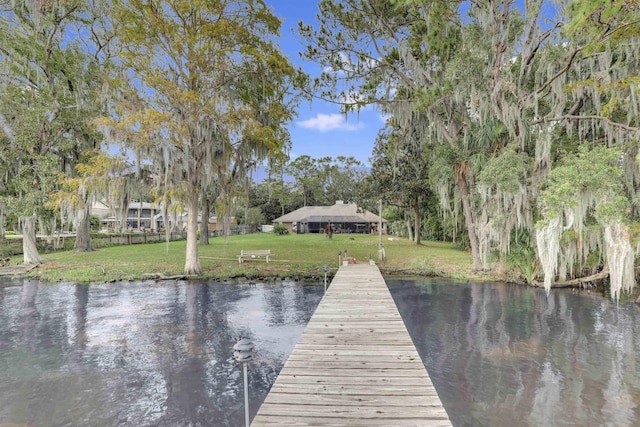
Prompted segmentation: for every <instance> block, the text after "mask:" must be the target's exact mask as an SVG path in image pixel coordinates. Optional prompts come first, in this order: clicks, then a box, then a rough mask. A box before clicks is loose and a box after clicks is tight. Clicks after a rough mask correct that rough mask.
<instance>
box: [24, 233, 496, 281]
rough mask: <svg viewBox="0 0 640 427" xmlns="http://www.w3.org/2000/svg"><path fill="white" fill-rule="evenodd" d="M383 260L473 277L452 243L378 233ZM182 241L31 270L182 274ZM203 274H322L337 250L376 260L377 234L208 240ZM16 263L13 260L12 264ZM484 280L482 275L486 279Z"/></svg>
mask: <svg viewBox="0 0 640 427" xmlns="http://www.w3.org/2000/svg"><path fill="white" fill-rule="evenodd" d="M382 238H383V241H382V244H383V246H384V248H385V251H386V261H383V262H377V264H378V265H379V266H380V269H381V270H382V271H384V272H385V273H399V274H417V275H435V276H446V277H457V278H478V277H477V276H474V275H473V274H472V271H471V257H470V255H469V254H468V253H466V252H464V251H460V250H458V249H456V248H454V247H453V245H452V244H449V243H442V242H425V243H423V244H422V245H419V246H416V245H415V244H413V243H412V242H410V241H409V240H407V239H402V238H397V237H393V238H390V236H382ZM185 244H186V242H185V241H178V242H171V243H169V244H168V245H167V244H165V243H153V244H146V245H131V246H114V247H110V248H104V249H100V250H98V251H95V252H89V253H77V252H75V251H67V252H56V253H51V254H45V255H43V257H44V258H45V260H46V263H45V264H44V265H41V266H40V267H39V268H37V269H34V270H32V272H31V273H30V274H31V275H33V276H37V277H40V278H41V279H42V280H45V281H51V282H57V281H70V282H81V283H87V282H109V281H117V280H137V279H141V278H143V277H145V275H164V276H174V275H181V274H182V271H183V267H184V256H185ZM243 249H244V250H254V249H270V250H271V252H272V253H273V254H274V255H273V257H272V261H271V262H270V263H268V264H267V263H265V262H264V260H255V261H253V260H251V261H247V262H245V263H243V264H242V265H239V264H238V258H237V256H238V255H239V254H240V251H241V250H243ZM198 250H199V255H200V256H201V257H202V258H201V265H202V268H203V270H204V272H203V276H202V277H203V278H213V279H227V278H233V277H250V278H268V277H273V278H287V277H289V278H295V279H300V278H321V277H322V276H323V272H322V266H323V265H324V264H328V265H329V266H330V267H331V268H332V269H333V271H335V269H336V268H337V267H338V251H342V252H343V256H344V253H345V252H346V253H347V255H348V256H349V257H353V258H355V259H356V261H357V262H358V263H361V262H368V260H369V257H371V258H372V259H374V260H377V252H378V236H375V235H361V234H358V235H355V234H334V235H333V239H327V238H326V237H325V236H324V235H322V234H301V235H297V234H289V235H284V236H279V235H275V234H272V233H256V234H246V235H239V236H229V238H228V239H227V241H226V242H225V239H224V238H222V237H216V238H211V239H210V244H209V245H208V246H199V247H198ZM17 262H21V259H20V258H14V259H13V260H12V264H13V263H17ZM485 279H486V277H485Z"/></svg>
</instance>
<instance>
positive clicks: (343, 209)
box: [273, 202, 386, 223]
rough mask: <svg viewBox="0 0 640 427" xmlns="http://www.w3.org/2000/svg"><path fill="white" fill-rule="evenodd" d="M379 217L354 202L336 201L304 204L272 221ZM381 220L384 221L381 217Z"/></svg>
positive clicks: (335, 220) (366, 220) (364, 219)
mask: <svg viewBox="0 0 640 427" xmlns="http://www.w3.org/2000/svg"><path fill="white" fill-rule="evenodd" d="M378 221H380V217H379V216H378V215H376V214H374V213H372V212H369V211H367V210H364V209H359V208H358V206H357V205H356V204H350V203H340V202H338V203H336V204H335V205H332V206H304V207H302V208H300V209H296V210H295V211H293V212H289V213H288V214H286V215H283V216H281V217H279V218H276V219H274V220H273V222H277V223H284V222H378ZM382 221H383V222H386V220H385V219H384V218H382Z"/></svg>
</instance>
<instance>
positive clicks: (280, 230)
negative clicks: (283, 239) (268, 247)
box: [273, 224, 289, 236]
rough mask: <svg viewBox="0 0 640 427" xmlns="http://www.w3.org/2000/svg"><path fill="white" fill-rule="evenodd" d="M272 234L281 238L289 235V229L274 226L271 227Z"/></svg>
mask: <svg viewBox="0 0 640 427" xmlns="http://www.w3.org/2000/svg"><path fill="white" fill-rule="evenodd" d="M273 232H274V234H279V235H281V236H282V235H284V234H289V229H288V228H287V226H286V225H284V224H276V225H274V226H273Z"/></svg>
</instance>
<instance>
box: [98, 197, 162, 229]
mask: <svg viewBox="0 0 640 427" xmlns="http://www.w3.org/2000/svg"><path fill="white" fill-rule="evenodd" d="M100 205H102V203H101V204H100ZM95 206H96V207H93V206H92V207H91V212H92V213H93V214H95V215H97V214H96V213H94V212H96V210H95V209H98V212H100V206H99V205H97V204H96V205H95ZM158 212H160V208H159V207H158V206H157V205H155V204H153V203H147V202H130V203H129V206H128V207H127V219H126V221H127V223H126V226H125V228H126V229H129V230H141V229H142V228H143V227H144V229H146V230H151V231H156V227H155V221H154V217H155V216H156V214H157V213H158ZM100 222H101V223H102V226H103V227H105V228H107V229H109V230H116V229H119V225H120V219H119V218H116V217H115V216H113V215H112V216H107V217H103V218H101V220H100Z"/></svg>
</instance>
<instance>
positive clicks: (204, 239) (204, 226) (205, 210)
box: [200, 194, 211, 245]
mask: <svg viewBox="0 0 640 427" xmlns="http://www.w3.org/2000/svg"><path fill="white" fill-rule="evenodd" d="M210 213H211V212H210V209H209V198H208V197H207V196H206V195H204V194H203V195H202V220H201V221H200V244H201V245H208V244H209V215H210Z"/></svg>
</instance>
